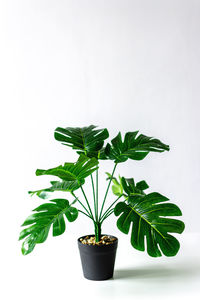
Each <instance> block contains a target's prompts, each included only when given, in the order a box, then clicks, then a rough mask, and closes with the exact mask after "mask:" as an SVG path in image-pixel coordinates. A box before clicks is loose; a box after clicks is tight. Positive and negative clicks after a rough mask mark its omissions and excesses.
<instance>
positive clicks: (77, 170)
mask: <svg viewBox="0 0 200 300" xmlns="http://www.w3.org/2000/svg"><path fill="white" fill-rule="evenodd" d="M96 169H98V160H97V159H96V158H94V157H93V158H88V157H86V156H85V155H83V154H81V155H80V157H79V159H78V161H77V162H76V163H65V164H64V166H62V165H60V166H58V167H55V168H52V169H48V170H41V169H37V170H36V175H37V176H40V175H53V176H57V177H59V178H60V179H62V180H63V181H64V182H68V183H69V185H73V184H74V185H73V188H74V187H77V185H78V184H79V185H82V184H83V183H84V182H85V178H86V177H87V176H89V175H90V174H92V173H93V172H94V171H95V170H96ZM58 185H59V184H58ZM65 185H66V186H67V184H66V183H65ZM68 188H69V186H68Z"/></svg>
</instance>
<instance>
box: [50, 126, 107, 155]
mask: <svg viewBox="0 0 200 300" xmlns="http://www.w3.org/2000/svg"><path fill="white" fill-rule="evenodd" d="M96 127H97V126H94V125H90V126H88V127H82V128H80V127H67V128H61V127H58V128H56V130H55V133H54V137H55V139H56V140H57V141H59V142H62V144H63V145H66V146H69V147H72V149H75V150H77V153H78V154H81V153H83V154H85V155H86V156H87V157H95V158H99V159H105V157H104V158H102V157H103V154H101V155H100V151H101V149H102V147H103V144H104V140H105V139H107V138H108V137H109V133H108V130H107V129H95V128H96Z"/></svg>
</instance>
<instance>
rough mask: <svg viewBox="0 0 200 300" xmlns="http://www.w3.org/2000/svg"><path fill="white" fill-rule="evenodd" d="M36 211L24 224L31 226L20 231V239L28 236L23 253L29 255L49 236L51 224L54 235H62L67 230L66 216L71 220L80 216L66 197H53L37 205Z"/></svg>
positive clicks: (23, 246) (23, 245)
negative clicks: (47, 201) (48, 201)
mask: <svg viewBox="0 0 200 300" xmlns="http://www.w3.org/2000/svg"><path fill="white" fill-rule="evenodd" d="M33 211H36V213H34V214H32V215H30V216H29V217H28V218H27V219H26V220H25V221H24V223H23V224H22V226H28V225H30V226H29V227H27V228H25V229H23V230H22V231H21V232H20V235H19V240H22V239H24V238H26V239H25V240H24V242H23V244H22V254H24V255H27V254H29V253H30V252H32V251H33V249H34V248H35V245H36V244H39V243H44V241H46V239H47V237H48V233H49V230H50V227H51V225H52V226H53V236H58V235H61V234H62V233H63V232H64V231H65V220H64V215H65V216H66V218H67V220H68V221H69V222H73V221H75V220H76V219H77V217H78V210H77V209H76V208H75V207H72V206H71V205H70V204H69V201H68V200H65V199H53V200H50V203H44V204H41V205H40V206H38V207H36V208H35V209H34V210H33Z"/></svg>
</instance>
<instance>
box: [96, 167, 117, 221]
mask: <svg viewBox="0 0 200 300" xmlns="http://www.w3.org/2000/svg"><path fill="white" fill-rule="evenodd" d="M116 167H117V163H115V165H114V168H113V171H112V175H111V177H110V180H109V183H108V187H107V190H106V193H105V197H104V199H103V203H102V206H101V211H100V215H99V220H100V219H101V215H102V212H103V207H104V204H105V201H106V197H107V194H108V191H109V187H110V184H111V181H112V179H113V175H114V173H115V169H116Z"/></svg>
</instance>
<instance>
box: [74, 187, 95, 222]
mask: <svg viewBox="0 0 200 300" xmlns="http://www.w3.org/2000/svg"><path fill="white" fill-rule="evenodd" d="M71 194H72V196H74V198H75V200H76V201H78V203H79V204H80V205H81V206H82V207H83V208H84V209H85V211H86V212H87V213H88V215H89V216H90V213H89V211H88V210H87V208H86V207H85V205H84V204H83V203H82V202H81V201H80V200H79V199H78V197H76V195H75V194H74V192H71ZM91 217H92V216H91Z"/></svg>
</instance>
